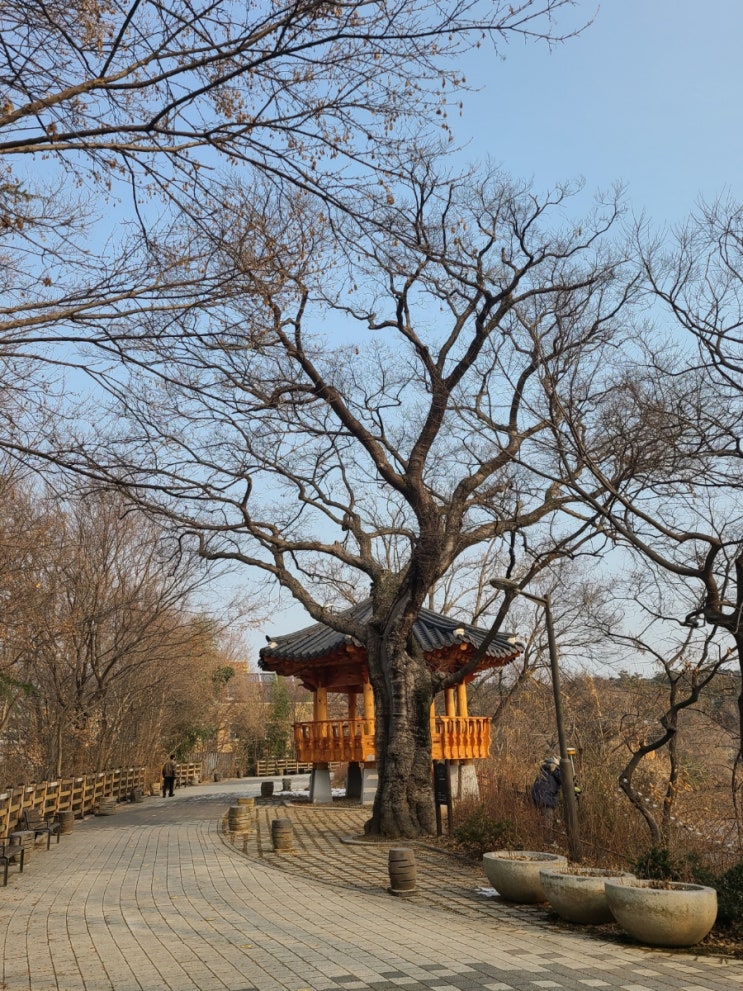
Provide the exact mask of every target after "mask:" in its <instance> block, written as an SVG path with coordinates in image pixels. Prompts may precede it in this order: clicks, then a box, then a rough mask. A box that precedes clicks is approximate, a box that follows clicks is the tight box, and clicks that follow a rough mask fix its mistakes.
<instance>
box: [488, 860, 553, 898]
mask: <svg viewBox="0 0 743 991" xmlns="http://www.w3.org/2000/svg"><path fill="white" fill-rule="evenodd" d="M567 862H568V859H567V857H563V856H562V854H559V853H538V852H536V851H534V850H493V851H491V852H489V853H484V854H483V855H482V867H483V870H484V871H485V874H486V876H487V879H488V881H490V883H491V885H492V886H493V887H494V888H495V890H496V891H497V892H498V894H499V895H501V896H502V897H503V898H507V899H508V900H509V901H512V902H523V903H524V904H527V905H534V904H536V903H537V902H544V901H547V898H546V896H545V894H544V890H543V889H542V882H541V881H540V879H539V872H540V870H541V869H542V868H546V867H558V866H559V865H560V864H565V865H566V866H567Z"/></svg>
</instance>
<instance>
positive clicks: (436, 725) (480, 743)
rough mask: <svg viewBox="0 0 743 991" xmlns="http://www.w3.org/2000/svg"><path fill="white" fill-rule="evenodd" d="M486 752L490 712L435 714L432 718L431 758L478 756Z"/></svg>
mask: <svg viewBox="0 0 743 991" xmlns="http://www.w3.org/2000/svg"><path fill="white" fill-rule="evenodd" d="M489 753H490V717H489V716H435V717H434V718H433V719H432V720H431V756H432V758H433V759H434V760H478V759H481V758H483V757H487V756H488V754H489Z"/></svg>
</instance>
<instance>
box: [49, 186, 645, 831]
mask: <svg viewBox="0 0 743 991" xmlns="http://www.w3.org/2000/svg"><path fill="white" fill-rule="evenodd" d="M569 193H570V191H569V190H568V189H566V188H558V189H557V190H555V191H554V192H552V193H549V194H547V195H546V196H545V197H543V198H540V197H538V196H537V195H536V194H535V193H534V192H533V191H532V190H530V189H529V188H528V187H527V186H518V185H514V184H513V183H511V182H510V181H509V180H507V179H505V178H504V177H502V176H494V177H492V178H491V179H490V180H489V181H484V182H482V183H481V184H480V185H472V184H471V183H467V184H462V185H459V184H457V183H450V184H438V183H436V182H435V181H433V180H432V178H431V176H430V174H428V173H426V174H424V177H423V179H421V180H418V179H415V177H413V178H411V184H410V187H409V192H408V195H407V196H404V195H403V194H402V191H401V190H399V189H398V196H397V199H396V201H395V202H394V203H392V204H383V205H382V207H380V209H383V210H384V215H383V216H381V215H380V216H379V217H377V218H376V223H377V225H378V227H379V228H380V229H381V228H382V227H383V226H385V225H386V230H387V234H386V236H385V238H383V239H382V238H379V239H374V238H370V239H367V240H366V241H364V240H363V238H360V239H359V241H358V243H357V253H358V258H357V261H356V276H357V279H356V285H357V287H358V289H357V291H356V292H352V293H350V294H349V293H348V283H346V282H345V280H344V279H343V278H342V275H343V273H342V272H340V273H339V274H338V275H336V274H335V273H334V271H333V267H332V264H331V263H332V261H333V260H334V259H335V258H337V256H335V255H330V256H328V255H326V254H324V253H323V249H324V244H323V241H322V236H321V233H319V234H316V235H315V238H314V241H313V243H312V244H309V243H308V240H309V238H310V233H309V232H310V231H311V226H310V225H308V224H307V222H306V216H305V217H304V218H303V220H304V222H303V223H302V224H301V225H292V224H291V223H287V222H286V221H287V219H288V218H285V217H284V216H283V215H281V214H279V215H278V222H280V228H279V229H277V228H276V227H275V226H274V227H273V228H270V227H269V220H268V218H269V217H270V214H269V213H268V212H267V211H266V210H265V209H262V210H261V212H260V215H259V216H256V215H255V214H254V213H252V212H251V204H250V203H249V202H246V203H245V204H244V205H243V212H242V215H241V216H240V217H239V218H237V217H233V218H232V221H231V225H230V227H229V231H227V230H226V228H224V227H223V228H222V230H223V231H225V234H224V236H223V237H222V238H221V239H220V240H219V241H218V242H216V243H215V242H214V241H211V242H209V243H208V244H207V245H205V247H204V254H205V256H206V255H207V254H208V257H209V262H210V264H211V265H214V266H222V267H223V271H224V273H225V275H224V284H225V285H227V286H229V294H227V295H225V296H224V297H223V300H222V305H221V307H217V306H215V307H213V308H212V309H211V310H210V311H209V313H208V314H206V315H203V316H202V315H199V316H195V315H194V313H193V311H187V312H186V313H184V315H183V318H182V319H181V321H180V323H179V325H178V332H177V333H175V334H174V333H172V332H171V325H170V324H166V325H164V326H163V327H159V326H157V325H153V326H147V327H146V328H145V327H144V326H143V327H140V328H135V329H134V330H133V331H132V330H129V328H126V327H122V328H121V335H122V336H121V338H120V339H117V340H116V341H115V346H116V347H117V348H118V350H119V353H120V360H121V363H122V365H123V368H124V369H125V368H127V367H128V368H129V369H131V372H132V374H131V376H130V377H129V378H127V379H126V380H125V379H124V378H123V377H122V376H123V372H122V366H119V368H118V369H117V372H116V375H115V376H111V375H109V376H105V375H104V376H103V377H102V379H101V380H102V381H105V382H106V385H107V387H108V389H109V391H110V393H111V394H112V395H114V396H115V397H116V400H117V406H116V410H115V416H116V420H115V424H113V425H112V432H111V436H110V440H107V441H105V442H102V441H101V440H100V438H91V439H90V442H89V443H88V444H87V445H82V444H81V446H80V448H79V450H78V452H77V453H76V452H74V451H73V452H69V453H68V456H69V457H70V458H71V459H73V460H75V459H77V462H76V463H77V465H78V467H81V468H82V469H83V470H90V471H93V472H95V473H96V474H97V475H98V476H99V477H107V478H108V480H109V483H110V484H113V485H118V486H122V487H124V488H125V489H126V491H127V493H128V496H129V498H133V499H135V500H136V501H137V502H138V504H139V505H141V506H143V507H146V508H147V509H148V510H149V511H154V512H161V513H163V514H165V515H166V516H167V517H168V518H169V519H170V520H171V521H172V522H173V523H174V524H176V525H177V526H178V527H179V528H180V529H181V530H182V531H185V532H191V533H192V534H194V535H195V536H196V538H197V539H198V541H199V547H200V552H201V553H202V554H203V555H204V556H205V557H207V558H211V559H216V560H232V561H238V562H241V563H243V564H245V565H249V566H251V567H253V568H255V569H258V570H260V571H263V572H266V573H268V574H270V575H272V576H273V577H274V578H275V579H276V580H277V581H278V582H279V583H280V584H281V585H283V586H284V587H285V588H286V589H288V590H289V591H290V592H291V594H292V595H293V596H294V597H295V598H296V599H297V601H298V602H300V603H301V604H302V605H303V606H304V607H305V608H306V609H307V611H308V612H309V613H310V615H311V616H313V618H315V619H316V620H318V621H321V622H325V623H328V624H329V625H331V626H333V627H335V628H336V629H340V630H342V631H343V632H345V633H347V634H349V635H351V636H354V637H356V638H357V639H359V640H360V641H362V642H363V643H364V644H365V645H366V648H367V652H368V656H369V664H370V671H371V678H372V682H373V686H374V691H375V699H376V705H377V716H378V727H379V739H378V751H377V752H378V755H379V770H380V779H381V784H380V788H379V792H378V795H377V800H376V802H375V805H374V810H373V815H372V819H371V821H370V824H369V829H370V830H372V831H374V832H378V833H384V834H387V835H402V836H414V835H418V834H420V833H421V832H431V831H433V830H434V829H435V817H434V809H433V803H432V800H431V773H430V739H429V730H428V726H429V719H428V712H429V708H430V703H431V700H432V697H433V695H434V693H435V692H437V691H438V690H440V689H441V688H442V687H445V686H446V685H448V684H449V683H450V682H448V681H447V680H446V679H442V678H439V677H436V676H432V675H431V672H430V671H429V670H428V668H427V666H426V664H425V662H424V661H423V658H422V657H421V656H419V655H418V653H417V652H416V651H415V650H414V648H413V644H412V640H411V637H410V634H411V629H412V624H413V622H414V621H415V619H416V617H417V614H418V610H419V609H420V607H421V606H422V605H423V604H424V602H425V600H426V598H427V596H428V595H429V592H430V590H431V589H432V588H433V587H434V586H435V585H436V583H437V582H438V581H439V580H440V579H441V578H442V576H444V575H445V574H446V572H447V570H448V569H449V568H450V567H451V566H452V565H453V563H454V562H455V561H456V560H457V559H458V558H459V557H460V556H461V555H463V554H465V553H466V552H468V551H470V550H471V549H472V548H474V547H476V546H477V545H479V544H485V543H488V542H491V541H497V540H500V541H506V542H507V541H508V540H509V536H510V535H511V534H512V533H514V532H525V531H527V530H532V531H533V532H536V531H538V530H539V528H540V527H541V528H542V532H543V535H544V536H547V535H549V536H550V539H551V540H552V542H553V546H554V548H555V554H556V555H557V554H558V553H569V552H570V548H571V547H573V548H578V549H580V548H581V547H583V546H584V545H585V542H586V540H587V539H588V536H587V535H588V534H591V535H593V531H591V528H590V526H589V525H588V523H587V522H586V521H584V520H579V521H578V522H577V524H575V525H573V524H572V523H571V520H570V517H569V516H565V515H562V516H561V514H564V513H565V512H566V511H567V510H568V509H569V507H570V503H571V498H572V497H571V496H570V495H566V494H565V486H564V485H563V481H562V479H561V475H560V470H561V469H560V465H559V462H558V459H556V458H555V457H554V455H553V452H552V451H551V447H550V444H551V428H550V426H549V422H548V421H549V417H550V415H551V411H550V408H549V403H548V402H546V401H545V382H549V383H550V387H551V389H557V388H559V387H562V386H565V388H567V389H573V388H574V383H575V382H576V381H578V380H580V381H582V382H583V381H585V382H588V383H592V386H591V390H590V393H591V396H593V395H594V392H593V390H596V394H599V393H600V392H601V390H602V388H603V386H602V381H601V379H602V377H603V365H604V357H603V356H604V352H605V349H606V348H607V347H611V346H614V345H615V344H616V343H617V340H618V337H620V336H621V333H622V327H621V325H620V324H619V323H618V320H617V314H618V313H619V311H620V309H621V308H622V306H624V305H626V303H627V301H628V298H629V297H630V296H631V293H632V280H631V278H630V279H627V278H625V277H624V271H623V269H624V259H623V258H622V257H620V256H619V255H617V254H615V253H614V252H613V251H612V250H610V249H609V247H608V246H607V243H606V242H607V239H608V235H609V232H610V231H611V228H612V225H613V224H614V222H615V220H616V218H617V216H618V207H617V203H616V201H615V200H610V201H609V202H608V203H607V204H605V205H601V204H600V205H599V206H598V207H597V211H596V213H595V214H594V215H593V216H592V217H588V218H584V219H583V220H582V221H581V222H580V223H569V222H560V221H557V220H556V221H555V224H554V226H553V225H552V224H551V222H550V220H551V217H552V214H553V213H554V214H556V215H558V216H561V217H564V211H565V208H566V205H567V202H568V200H569ZM303 209H305V210H306V207H303ZM317 230H318V231H320V232H321V231H322V228H321V227H320V226H319V227H318V228H317ZM217 232H218V228H217V227H216V226H215V233H217ZM227 233H229V238H228V237H227ZM248 235H250V236H248ZM246 244H249V246H250V250H249V252H246V251H245V250H244V245H246ZM277 260H278V261H280V262H281V264H280V265H278V264H277ZM269 263H270V264H269ZM272 266H273V267H272ZM228 273H229V278H228V277H227V275H228ZM561 520H562V522H560V521H561ZM594 539H595V538H594ZM535 540H536V537H535ZM391 542H392V544H393V545H394V552H391V551H390V543H391ZM536 542H537V543H538V542H539V541H538V540H536ZM576 552H577V551H576ZM526 554H527V556H528V545H527V551H526ZM526 568H528V564H526V565H525V569H526ZM339 575H340V576H342V577H343V579H344V580H345V582H346V587H347V588H348V589H349V590H351V589H354V590H355V595H356V597H357V598H361V597H365V596H367V595H370V596H371V599H372V603H373V614H372V618H371V621H370V622H369V623H368V624H366V625H364V626H360V625H358V624H355V623H353V622H350V621H349V620H348V619H346V618H344V617H343V615H342V612H341V610H340V609H336V608H333V607H334V605H335V603H337V602H338V598H339V597H338V594H337V588H338V579H339Z"/></svg>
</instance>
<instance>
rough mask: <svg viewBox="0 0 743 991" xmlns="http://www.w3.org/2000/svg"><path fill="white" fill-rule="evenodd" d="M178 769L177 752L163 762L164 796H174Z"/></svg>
mask: <svg viewBox="0 0 743 991" xmlns="http://www.w3.org/2000/svg"><path fill="white" fill-rule="evenodd" d="M176 771H177V768H176V763H175V754H171V755H170V757H168V759H167V760H166V761H165V763H164V764H163V798H172V797H173V788H174V787H175V775H176Z"/></svg>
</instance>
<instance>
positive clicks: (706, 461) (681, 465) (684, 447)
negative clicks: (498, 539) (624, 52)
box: [552, 204, 743, 767]
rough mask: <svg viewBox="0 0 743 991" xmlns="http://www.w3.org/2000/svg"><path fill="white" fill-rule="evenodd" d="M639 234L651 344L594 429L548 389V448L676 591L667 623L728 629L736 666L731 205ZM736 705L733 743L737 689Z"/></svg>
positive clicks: (736, 274) (651, 574) (736, 336)
mask: <svg viewBox="0 0 743 991" xmlns="http://www.w3.org/2000/svg"><path fill="white" fill-rule="evenodd" d="M637 237H638V243H639V246H640V249H641V253H642V255H643V265H644V272H645V278H646V280H647V281H646V286H647V292H648V298H649V299H650V300H651V302H652V304H653V309H652V310H651V311H650V312H649V319H651V320H652V321H653V323H654V325H655V328H656V329H655V330H654V335H653V336H654V338H655V340H654V342H653V346H652V348H651V347H649V346H647V345H646V346H645V347H644V348H643V347H642V346H640V347H638V348H637V349H635V352H634V353H633V354H632V353H627V354H626V355H625V356H624V357H623V358H622V359H621V360H620V361H617V362H616V364H615V371H614V378H613V381H612V382H609V383H607V386H608V392H607V396H606V398H605V402H604V413H603V415H602V417H601V418H600V421H597V422H596V424H595V425H594V427H593V428H591V426H590V425H589V424H588V421H587V419H586V416H585V413H586V409H585V407H583V408H580V406H579V404H578V403H571V402H565V401H564V397H556V399H555V404H554V415H553V418H552V422H553V424H554V425H555V443H556V447H557V449H559V450H560V451H561V455H562V458H563V462H564V465H565V468H566V470H572V472H573V483H571V484H572V490H573V492H574V493H576V495H578V496H579V497H580V498H581V499H583V500H584V502H585V504H586V506H587V507H588V512H589V513H591V514H597V516H598V518H599V519H600V520H601V522H600V524H599V526H600V529H601V530H602V532H604V533H606V534H610V535H611V537H612V539H614V540H615V541H617V542H618V543H621V544H623V545H624V546H626V547H628V548H630V549H631V550H632V551H633V552H634V553H635V554H637V556H638V560H639V561H640V562H642V563H641V564H640V565H639V566H640V567H641V568H642V569H644V571H645V574H646V576H647V579H648V582H649V583H650V584H651V585H653V586H657V587H660V586H662V585H664V584H665V585H666V586H668V584H669V583H672V584H673V585H674V586H675V590H676V596H677V604H678V605H677V609H678V612H677V622H680V623H682V624H683V625H684V626H689V627H692V628H693V627H697V626H698V627H701V626H703V625H704V624H708V626H709V628H710V632H711V633H712V635H716V636H718V637H723V636H728V637H730V638H731V639H732V641H733V652H732V655H731V656H732V657H734V658H737V660H738V664H739V665H740V664H741V663H743V661H742V660H741V659H742V658H743V621H742V620H743V543H742V542H741V521H742V520H743V501H742V498H741V497H742V496H743V489H742V488H741V483H740V463H741V443H740V422H741V415H742V414H743V406H742V405H741V403H742V400H743V389H742V388H741V380H740V378H739V375H738V372H739V371H740V367H741V366H740V356H741V351H740V348H741V334H740V327H741V326H742V325H743V307H742V304H743V294H741V287H742V283H741V275H740V273H741V271H743V265H742V263H743V255H741V236H740V210H739V209H735V208H734V207H731V206H730V205H729V204H728V205H727V206H724V205H721V204H716V205H715V206H714V207H703V208H701V209H700V211H699V212H698V214H697V215H695V216H693V217H692V218H691V219H690V221H689V222H688V223H687V224H686V225H684V226H683V227H681V228H680V229H679V230H678V231H676V232H675V234H674V236H673V238H672V239H671V240H670V242H669V239H668V238H667V237H664V238H657V239H655V240H652V239H651V238H650V237H649V236H648V234H647V232H646V231H645V230H644V229H640V230H638V234H637ZM669 317H670V319H668V318H669ZM664 320H665V323H664ZM658 325H662V326H663V328H664V337H663V338H661V333H660V331H659V330H658V329H657V328H658ZM679 331H681V334H680V333H679ZM649 339H650V337H649V336H648V335H646V338H645V340H646V341H647V340H649ZM579 466H580V467H579ZM599 492H600V493H601V495H597V493H599ZM742 670H743V669H742ZM738 709H739V726H740V733H739V737H740V738H741V739H743V694H741V696H740V698H739V704H738ZM738 766H739V767H740V755H739V761H738Z"/></svg>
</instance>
